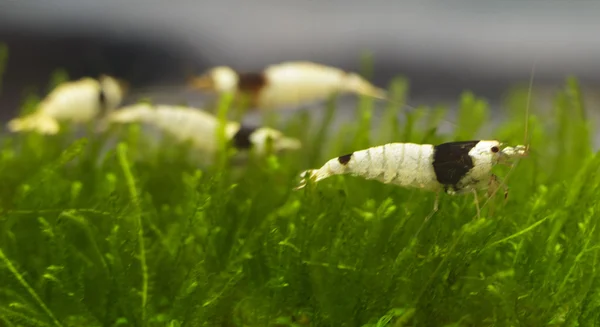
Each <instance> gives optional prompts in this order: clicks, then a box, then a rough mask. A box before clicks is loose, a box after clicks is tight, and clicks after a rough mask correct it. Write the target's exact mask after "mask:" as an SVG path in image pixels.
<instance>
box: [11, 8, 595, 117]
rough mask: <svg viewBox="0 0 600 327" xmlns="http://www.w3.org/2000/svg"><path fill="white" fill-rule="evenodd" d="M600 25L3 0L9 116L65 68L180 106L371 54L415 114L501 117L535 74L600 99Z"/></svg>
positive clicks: (466, 11)
mask: <svg viewBox="0 0 600 327" xmlns="http://www.w3.org/2000/svg"><path fill="white" fill-rule="evenodd" d="M599 14H600V2H598V1H568V2H554V1H552V2H551V1H544V2H542V1H533V0H527V1H477V0H463V1H442V0H439V1H363V0H360V1H359V0H344V1H340V0H338V1H306V0H304V1H276V0H262V1H243V0H215V1H213V0H203V1H171V2H166V1H163V2H149V1H145V2H142V1H84V0H54V1H10V0H0V42H5V43H7V44H8V46H9V50H10V60H9V64H8V71H7V72H6V74H5V76H4V83H3V85H4V86H3V92H2V94H1V95H0V108H1V109H0V115H1V119H2V120H5V119H7V118H8V117H10V116H12V115H14V114H15V112H16V110H17V108H18V105H19V103H20V101H22V96H23V92H24V90H26V89H28V88H30V87H33V86H35V87H37V89H38V90H40V92H41V91H43V90H44V87H46V85H47V83H48V79H49V76H50V74H51V73H52V72H53V71H54V70H55V69H56V68H59V67H60V68H64V69H66V70H67V72H68V73H69V75H70V76H71V77H72V78H78V77H81V76H86V75H98V74H100V73H110V74H114V75H116V76H118V77H121V78H124V79H127V80H128V81H129V82H130V83H131V84H132V87H133V90H134V91H137V92H138V95H139V94H143V95H148V94H151V95H155V96H156V97H159V98H160V97H161V96H162V97H163V98H164V99H168V101H173V102H180V101H190V100H189V98H188V97H193V96H194V95H190V94H189V92H187V93H186V92H180V91H177V90H178V87H180V86H182V85H183V83H184V82H185V79H186V77H187V76H189V74H190V73H194V72H195V73H200V72H202V71H204V70H206V69H208V68H209V67H211V66H214V65H229V66H232V67H234V68H237V69H240V70H245V71H250V70H260V69H262V68H263V67H264V66H266V65H269V64H273V63H277V62H281V61H287V60H311V61H316V62H319V63H323V64H329V65H334V66H337V67H340V68H343V69H347V70H355V71H356V70H359V69H360V57H361V54H362V53H364V52H365V51H369V52H370V53H371V54H372V57H373V60H374V63H375V66H374V71H373V76H372V80H373V81H374V83H375V84H377V85H380V86H387V85H388V83H389V82H390V80H391V79H392V78H393V77H395V76H397V75H404V76H406V77H408V78H409V80H410V83H411V88H410V104H411V105H417V104H420V103H426V104H434V103H438V102H455V101H456V99H457V97H458V95H459V94H460V92H462V91H463V90H465V89H469V90H472V91H474V92H475V93H476V94H478V95H481V96H484V97H486V98H487V99H488V100H489V101H490V102H491V103H492V105H493V106H494V105H497V104H498V103H499V101H500V100H501V98H502V96H503V95H504V94H505V92H506V90H507V88H508V87H509V86H511V85H513V84H514V83H519V82H527V80H528V79H529V77H530V73H531V69H532V67H533V65H534V63H535V67H536V74H535V84H536V87H539V88H548V87H553V86H557V85H561V83H563V81H564V79H565V77H566V76H568V75H575V76H577V77H578V78H579V79H580V81H581V83H582V84H583V85H584V86H585V87H586V88H588V89H590V90H592V91H594V90H596V89H597V87H598V85H599V84H600V65H598V62H599V61H598V60H599V58H600V38H599V37H598V35H600V19H598V17H599ZM591 93H593V92H591ZM134 96H135V95H134ZM596 112H597V110H596Z"/></svg>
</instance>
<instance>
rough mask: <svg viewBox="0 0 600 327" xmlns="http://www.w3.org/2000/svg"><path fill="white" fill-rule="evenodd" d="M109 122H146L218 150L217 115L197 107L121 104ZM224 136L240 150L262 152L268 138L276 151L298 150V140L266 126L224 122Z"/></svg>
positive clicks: (205, 148)
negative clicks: (122, 105)
mask: <svg viewBox="0 0 600 327" xmlns="http://www.w3.org/2000/svg"><path fill="white" fill-rule="evenodd" d="M108 123H110V124H129V123H146V124H149V125H152V126H155V127H157V128H159V129H160V130H162V131H164V132H167V133H168V134H170V135H172V136H173V137H174V138H175V139H176V140H177V141H179V142H185V141H191V142H192V145H193V146H194V147H195V148H196V149H199V150H202V151H206V152H209V153H213V152H215V151H217V150H218V142H217V128H219V120H218V119H217V117H215V116H213V115H211V114H209V113H207V112H205V111H203V110H201V109H197V108H191V107H185V106H173V105H151V104H147V103H138V104H134V105H131V106H126V107H123V108H121V109H119V110H116V111H114V112H113V113H111V114H110V115H109V116H108ZM224 129H225V138H226V140H227V141H229V142H231V143H232V145H233V146H234V147H236V148H238V149H240V150H247V149H250V148H253V149H254V150H255V151H256V152H257V153H259V154H263V153H265V152H266V150H267V144H268V141H269V140H271V142H272V143H271V144H272V146H273V150H274V151H275V152H279V151H285V150H296V149H299V148H300V146H301V144H300V141H299V140H297V139H294V138H290V137H286V136H285V135H284V134H283V133H282V132H281V131H278V130H275V129H273V128H269V127H256V128H255V127H248V126H242V125H241V124H240V123H238V122H234V121H227V122H226V123H225V126H224Z"/></svg>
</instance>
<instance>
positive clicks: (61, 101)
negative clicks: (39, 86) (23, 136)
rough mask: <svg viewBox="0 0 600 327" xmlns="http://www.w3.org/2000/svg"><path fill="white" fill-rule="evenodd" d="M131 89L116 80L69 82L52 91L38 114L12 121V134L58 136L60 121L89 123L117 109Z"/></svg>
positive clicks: (104, 78)
mask: <svg viewBox="0 0 600 327" xmlns="http://www.w3.org/2000/svg"><path fill="white" fill-rule="evenodd" d="M127 89H128V86H127V84H126V83H125V82H123V81H120V80H118V79H116V78H114V77H111V76H107V75H102V76H100V78H99V79H93V78H90V77H85V78H82V79H80V80H77V81H70V82H65V83H62V84H60V85H58V86H57V87H56V88H55V89H54V90H52V91H51V92H50V93H49V94H48V95H47V96H46V98H44V99H43V100H42V101H41V102H40V104H39V105H38V107H37V109H36V110H35V112H33V113H32V114H29V115H26V116H24V117H19V118H15V119H13V120H11V121H9V122H8V124H7V127H8V129H9V130H10V131H11V132H27V131H29V132H33V131H35V132H38V133H41V134H56V133H58V132H59V131H60V125H59V123H60V122H71V123H77V124H82V123H87V122H90V121H91V120H93V119H95V118H98V117H99V116H103V115H104V114H106V113H108V112H111V111H112V110H113V109H115V108H116V107H117V106H118V105H119V104H120V103H121V101H122V100H123V97H124V95H125V93H126V92H127Z"/></svg>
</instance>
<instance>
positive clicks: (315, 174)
mask: <svg viewBox="0 0 600 327" xmlns="http://www.w3.org/2000/svg"><path fill="white" fill-rule="evenodd" d="M344 157H345V156H342V157H341V158H344ZM339 160H340V159H339V158H335V159H332V160H329V161H328V162H327V163H325V165H323V166H322V167H321V168H319V169H310V170H305V171H304V172H302V173H301V174H300V178H302V180H301V181H300V183H299V185H298V186H297V187H296V188H295V190H299V189H301V188H303V187H304V186H306V184H307V183H308V180H309V179H310V180H312V182H313V183H316V182H319V181H321V180H324V179H325V178H328V177H331V176H333V175H343V174H347V173H351V169H349V167H347V166H346V165H345V164H341V163H340V161H339ZM342 161H343V160H342ZM346 163H347V162H346Z"/></svg>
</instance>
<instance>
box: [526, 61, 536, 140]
mask: <svg viewBox="0 0 600 327" xmlns="http://www.w3.org/2000/svg"><path fill="white" fill-rule="evenodd" d="M536 62H537V60H534V61H533V66H532V67H531V73H530V74H529V89H528V90H527V105H526V106H525V137H524V139H523V144H525V146H526V147H527V149H529V143H528V142H527V139H528V136H529V107H530V106H531V93H532V90H533V79H534V76H535V64H536Z"/></svg>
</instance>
